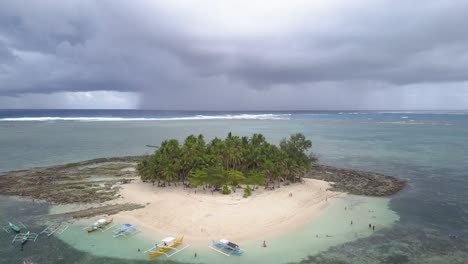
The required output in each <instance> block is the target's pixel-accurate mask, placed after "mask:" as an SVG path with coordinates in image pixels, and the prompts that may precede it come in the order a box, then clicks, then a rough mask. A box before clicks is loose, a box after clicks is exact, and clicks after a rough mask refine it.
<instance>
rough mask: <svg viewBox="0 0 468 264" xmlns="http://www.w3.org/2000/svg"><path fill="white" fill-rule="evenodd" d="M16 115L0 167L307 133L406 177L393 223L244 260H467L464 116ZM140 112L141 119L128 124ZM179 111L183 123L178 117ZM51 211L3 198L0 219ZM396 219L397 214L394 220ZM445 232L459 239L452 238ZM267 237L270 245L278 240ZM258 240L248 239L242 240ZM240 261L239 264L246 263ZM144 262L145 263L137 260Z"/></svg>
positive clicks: (4, 136) (329, 148)
mask: <svg viewBox="0 0 468 264" xmlns="http://www.w3.org/2000/svg"><path fill="white" fill-rule="evenodd" d="M13 114H14V117H12V115H13ZM13 114H12V113H11V111H10V112H1V111H0V146H1V148H0V157H1V158H0V171H8V170H12V169H23V168H29V167H32V166H39V165H50V164H60V163H64V162H71V161H78V160H83V159H91V158H96V157H102V156H116V155H134V154H141V153H150V152H151V151H152V150H151V149H149V148H147V147H145V145H146V144H156V145H157V144H158V143H159V142H160V141H161V140H163V139H166V138H168V137H175V138H179V139H182V138H184V137H185V136H187V135H188V134H191V133H203V134H205V135H206V136H207V137H208V138H212V137H215V136H225V135H226V134H227V133H228V132H229V131H232V132H234V133H236V134H241V135H250V134H252V133H263V134H264V135H265V136H266V137H267V138H268V139H269V140H271V141H273V142H278V141H279V140H280V139H281V138H282V137H285V136H288V135H289V134H291V133H296V132H302V133H304V134H305V135H306V136H308V137H310V138H312V140H313V142H314V146H313V148H314V152H316V153H317V154H318V155H319V158H320V159H321V161H322V162H323V163H327V164H331V165H336V166H341V167H351V168H357V169H364V170H372V171H377V172H382V173H386V174H390V175H395V176H398V177H401V178H404V179H406V180H408V187H407V188H406V189H405V190H404V191H402V192H401V193H399V194H397V195H395V196H393V197H390V199H389V201H388V202H387V203H388V204H389V207H390V209H391V211H390V210H389V211H388V212H389V214H390V215H392V214H391V212H392V211H393V212H395V213H396V214H394V216H395V218H392V217H391V216H390V215H389V216H387V217H386V218H388V219H392V224H391V225H390V226H389V227H388V228H383V229H380V230H378V231H377V232H375V233H372V234H370V235H365V234H364V233H361V232H358V234H357V236H356V237H354V238H352V239H351V238H350V239H344V238H343V239H342V238H339V239H340V240H342V241H339V243H331V245H332V247H328V246H326V244H327V243H328V242H330V241H332V240H334V239H338V236H336V237H333V238H334V239H330V241H325V240H323V241H320V243H316V242H317V241H314V240H309V239H305V238H301V241H304V240H306V241H308V242H309V243H310V244H308V243H301V245H303V248H301V249H300V250H297V251H294V250H292V249H287V248H286V251H287V252H288V253H287V254H283V253H282V254H281V256H284V258H282V257H275V258H273V257H271V259H268V258H257V256H256V254H257V253H255V252H258V251H257V250H255V251H253V252H249V253H250V254H249V256H247V255H246V256H245V261H246V262H250V261H251V260H252V261H257V262H258V263H270V262H271V261H273V260H274V261H275V262H274V263H286V262H293V263H297V262H301V261H302V263H466V259H468V253H467V252H468V246H467V244H468V237H467V236H468V175H467V174H468V173H467V171H468V162H467V161H468V115H466V114H465V113H462V112H457V113H428V112H423V113H375V112H357V113H352V112H342V113H340V112H315V113H308V112H292V113H283V112H281V113H279V112H272V113H264V112H263V113H259V112H253V113H252V112H249V113H238V112H235V113H228V112H222V113H212V112H209V113H206V112H200V113H191V112H177V113H176V114H174V113H173V112H169V113H162V112H151V111H149V112H144V113H139V112H138V111H131V113H130V114H129V113H122V112H112V111H108V112H106V111H104V112H94V113H93V112H86V116H87V117H92V116H94V117H96V116H97V117H100V118H101V119H97V120H89V119H88V120H86V119H83V118H81V117H83V115H84V113H83V112H71V113H70V112H68V113H65V114H63V113H61V112H57V111H52V112H50V111H49V112H47V113H41V112H39V113H38V112H34V114H35V116H36V117H37V116H42V117H44V116H48V117H53V116H55V117H57V116H70V115H72V116H75V117H80V118H78V120H74V121H62V120H60V119H58V120H50V119H44V120H43V121H39V120H35V121H17V120H11V121H6V120H2V119H5V118H19V117H26V116H29V117H31V116H33V115H32V114H31V113H30V112H27V111H26V112H19V113H18V112H14V113H13ZM109 115H112V116H113V117H118V118H121V119H124V120H118V121H117V120H110V121H109V120H106V121H103V119H102V118H103V117H106V118H109ZM240 115H244V116H240ZM245 115H248V116H247V117H246V116H245ZM138 116H144V117H145V118H146V119H145V120H130V119H131V118H133V119H135V118H136V117H138ZM216 116H220V117H219V118H216ZM239 116H240V117H239ZM181 117H182V118H183V119H182V120H177V119H174V118H181ZM205 117H209V118H205ZM126 118H127V119H126ZM366 204H367V205H370V204H371V202H370V201H367V202H366ZM337 208H340V206H338V207H337ZM331 209H333V208H331ZM47 211H48V208H47V205H38V204H36V205H31V204H30V202H27V201H17V200H14V199H10V198H6V197H2V198H0V212H1V214H0V221H1V222H2V223H3V222H5V221H6V219H11V218H20V219H22V220H24V221H25V222H30V224H29V223H27V224H28V226H30V228H31V229H32V230H33V231H37V230H39V229H40V228H41V227H40V226H34V224H35V223H37V222H38V221H36V220H35V218H30V217H25V215H40V214H44V213H47ZM325 215H333V214H325ZM340 215H341V214H340ZM397 218H398V219H399V220H398V221H396V222H394V221H395V220H396V219H397ZM317 221H321V220H320V219H317ZM355 221H357V220H355ZM328 222H329V221H328ZM316 226H322V225H319V224H316ZM323 226H328V225H323ZM343 226H346V228H348V227H349V226H348V225H343ZM36 229H37V230H36ZM307 230H310V232H311V233H309V234H313V233H314V229H313V228H308V229H307ZM363 232H365V230H364V231H363ZM348 233H349V234H352V233H350V232H348ZM66 234H67V233H64V235H66ZM69 234H72V232H70V233H69ZM302 234H304V235H306V234H308V233H307V232H299V233H296V234H294V233H291V234H290V236H292V237H288V238H285V239H284V240H285V241H294V238H295V237H299V236H300V235H302ZM450 234H455V235H457V237H458V238H452V237H449V235H450ZM312 237H313V235H312ZM356 238H357V239H356ZM10 241H11V240H10V237H9V236H8V235H7V234H4V233H1V234H0V262H1V263H18V262H19V261H20V260H22V259H23V258H25V257H30V258H32V259H34V260H36V261H37V262H38V263H70V260H72V261H73V262H72V263H130V262H131V263H139V262H140V260H132V261H122V260H119V259H117V258H108V257H105V256H96V254H91V253H89V251H87V250H85V249H76V248H77V247H79V246H77V245H72V244H70V243H67V242H64V241H67V239H65V238H62V239H59V238H55V237H51V238H49V239H48V240H46V242H45V241H42V242H41V243H37V242H36V243H35V244H34V245H31V244H32V243H31V244H27V245H26V246H25V248H24V251H20V250H19V247H15V246H12V245H10ZM347 241H348V242H347ZM272 243H273V244H272V246H275V244H274V243H276V242H272ZM277 243H281V242H280V241H278V242H277ZM80 244H81V243H80ZM290 244H291V243H290ZM256 245H257V243H256V242H252V245H247V246H249V247H250V246H252V247H254V246H256ZM278 245H279V244H278ZM200 252H201V253H200V254H201V255H200V258H199V259H198V261H200V262H204V261H206V262H211V261H212V260H211V259H206V260H205V259H204V258H205V253H203V252H202V251H200ZM259 254H260V253H259ZM302 255H304V256H302ZM306 255H309V256H306ZM288 256H290V257H288ZM191 257H192V256H191V255H189V254H188V253H187V256H184V255H181V256H180V259H179V258H174V260H175V261H190V262H192V261H191V259H189V258H191ZM207 258H208V257H207ZM262 259H263V261H262ZM215 260H216V259H215ZM267 260H269V261H267ZM220 261H221V260H220ZM223 261H224V260H223ZM238 261H240V262H239V263H244V262H242V259H241V260H239V259H238ZM141 263H147V261H146V260H143V259H142V260H141Z"/></svg>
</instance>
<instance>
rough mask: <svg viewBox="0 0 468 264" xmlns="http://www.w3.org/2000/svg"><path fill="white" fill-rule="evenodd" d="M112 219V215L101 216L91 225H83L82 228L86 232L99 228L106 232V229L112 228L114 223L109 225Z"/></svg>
mask: <svg viewBox="0 0 468 264" xmlns="http://www.w3.org/2000/svg"><path fill="white" fill-rule="evenodd" d="M113 220H114V219H113V218H112V217H108V218H101V219H99V220H97V221H96V222H95V223H94V224H93V225H92V226H88V227H85V228H84V229H83V230H86V232H88V233H91V232H94V231H96V230H101V232H106V231H107V230H109V229H111V228H113V227H114V226H115V225H111V223H112V221H113Z"/></svg>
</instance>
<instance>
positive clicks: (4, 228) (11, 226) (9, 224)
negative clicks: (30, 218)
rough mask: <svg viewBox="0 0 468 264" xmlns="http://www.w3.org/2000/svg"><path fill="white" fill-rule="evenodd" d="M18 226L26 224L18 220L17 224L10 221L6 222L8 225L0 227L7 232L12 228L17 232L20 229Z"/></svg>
mask: <svg viewBox="0 0 468 264" xmlns="http://www.w3.org/2000/svg"><path fill="white" fill-rule="evenodd" d="M20 226H22V227H23V228H26V226H25V225H24V224H23V223H21V222H18V224H17V225H15V224H13V223H12V222H8V225H6V226H3V227H2V228H3V230H4V231H5V232H7V233H10V232H11V231H12V230H13V231H15V232H16V233H19V232H20V231H21V227H20Z"/></svg>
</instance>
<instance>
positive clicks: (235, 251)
mask: <svg viewBox="0 0 468 264" xmlns="http://www.w3.org/2000/svg"><path fill="white" fill-rule="evenodd" d="M212 243H213V246H208V247H209V248H211V249H212V250H214V251H216V252H218V253H221V254H223V255H226V256H228V257H229V256H230V255H237V256H240V255H242V253H244V252H245V250H243V249H242V248H240V247H239V245H237V244H234V243H232V242H230V241H229V240H227V239H220V240H213V241H212Z"/></svg>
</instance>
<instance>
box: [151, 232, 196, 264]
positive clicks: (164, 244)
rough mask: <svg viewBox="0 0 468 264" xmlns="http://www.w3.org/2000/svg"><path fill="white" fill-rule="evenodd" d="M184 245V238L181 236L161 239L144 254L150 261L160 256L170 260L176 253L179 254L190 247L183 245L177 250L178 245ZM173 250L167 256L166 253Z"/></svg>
mask: <svg viewBox="0 0 468 264" xmlns="http://www.w3.org/2000/svg"><path fill="white" fill-rule="evenodd" d="M183 243H184V237H183V236H181V237H179V238H177V239H176V238H175V237H166V238H163V239H162V240H161V241H160V242H159V243H157V244H156V245H154V247H152V248H150V249H148V250H146V251H145V252H144V253H148V257H149V258H150V259H153V258H155V257H159V256H162V255H165V256H166V257H168V258H170V257H172V256H174V255H175V254H177V253H180V252H181V251H182V250H184V249H186V248H188V247H190V245H184V246H183V247H182V248H177V247H178V246H180V245H183ZM171 250H173V251H174V252H172V253H171V254H168V253H167V252H169V251H171Z"/></svg>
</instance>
